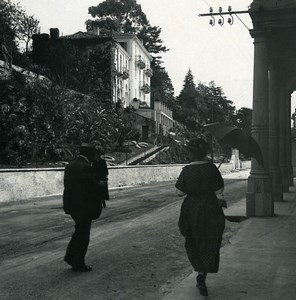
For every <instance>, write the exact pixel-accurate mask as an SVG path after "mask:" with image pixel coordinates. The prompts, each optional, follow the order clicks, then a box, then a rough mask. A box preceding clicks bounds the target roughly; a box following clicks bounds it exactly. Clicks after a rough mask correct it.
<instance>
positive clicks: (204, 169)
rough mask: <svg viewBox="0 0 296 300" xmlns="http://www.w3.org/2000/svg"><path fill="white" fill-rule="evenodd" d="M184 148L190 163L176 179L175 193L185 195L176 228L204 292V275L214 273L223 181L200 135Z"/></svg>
mask: <svg viewBox="0 0 296 300" xmlns="http://www.w3.org/2000/svg"><path fill="white" fill-rule="evenodd" d="M187 149H188V151H189V153H190V157H191V163H190V164H189V165H187V166H185V167H184V168H183V170H182V171H181V173H180V176H179V178H178V180H177V182H176V185H175V186H176V188H177V193H178V195H179V196H185V195H186V197H185V199H184V201H183V203H182V206H181V213H180V218H179V228H180V232H181V234H182V235H183V236H184V237H185V248H186V252H187V256H188V259H189V261H190V263H191V265H192V266H193V268H194V270H195V271H196V272H198V276H197V277H196V281H197V287H198V288H199V290H200V293H201V294H202V295H203V296H207V295H208V292H207V287H206V283H205V280H206V276H207V274H208V273H217V272H218V268H219V258H220V247H221V242H222V235H223V231H224V228H225V217H224V213H223V210H222V208H221V206H220V203H221V202H220V201H219V199H218V197H217V194H220V193H222V192H223V188H224V182H223V179H222V176H221V174H220V172H219V170H218V168H217V167H216V166H215V165H214V164H213V163H212V162H210V161H209V160H207V159H206V155H207V153H208V151H209V149H210V147H209V145H208V144H207V143H206V142H205V141H204V140H203V139H193V140H191V141H190V142H189V143H188V145H187Z"/></svg>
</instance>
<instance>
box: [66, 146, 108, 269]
mask: <svg viewBox="0 0 296 300" xmlns="http://www.w3.org/2000/svg"><path fill="white" fill-rule="evenodd" d="M95 157H96V149H95V147H94V146H93V145H91V144H87V143H83V144H82V146H81V149H80V155H79V156H78V157H77V158H76V159H74V160H73V161H71V162H70V163H69V164H68V165H67V166H66V168H65V175H64V194H63V208H64V211H65V213H66V214H69V215H71V217H72V219H73V220H74V222H75V231H74V234H73V236H72V238H71V240H70V242H69V244H68V247H67V251H66V255H65V258H64V260H65V262H67V263H68V264H69V265H71V266H72V269H73V271H78V272H79V271H80V272H87V271H91V270H92V268H91V267H90V266H88V265H86V264H85V261H84V258H85V255H86V252H87V248H88V244H89V235H90V228H91V222H92V220H94V219H97V218H99V216H100V214H101V211H102V200H101V197H100V187H99V184H98V181H97V178H96V176H95V173H94V171H93V168H92V162H93V161H94V160H95Z"/></svg>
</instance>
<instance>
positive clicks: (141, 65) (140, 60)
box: [136, 55, 146, 69]
mask: <svg viewBox="0 0 296 300" xmlns="http://www.w3.org/2000/svg"><path fill="white" fill-rule="evenodd" d="M136 64H137V66H138V67H139V68H140V69H145V68H146V64H145V61H144V59H143V57H142V56H141V55H137V58H136Z"/></svg>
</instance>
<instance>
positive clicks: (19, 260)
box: [0, 172, 247, 300]
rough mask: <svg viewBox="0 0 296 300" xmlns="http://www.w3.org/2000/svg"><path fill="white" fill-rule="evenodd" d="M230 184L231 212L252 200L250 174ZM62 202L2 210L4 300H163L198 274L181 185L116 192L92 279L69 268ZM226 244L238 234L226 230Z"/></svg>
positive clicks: (98, 234)
mask: <svg viewBox="0 0 296 300" xmlns="http://www.w3.org/2000/svg"><path fill="white" fill-rule="evenodd" d="M234 175H235V176H232V175H230V176H225V184H226V188H225V192H224V195H225V198H226V199H227V201H228V206H231V205H233V204H234V203H235V202H236V201H239V200H241V199H242V198H245V193H246V184H247V183H246V178H247V173H246V172H242V173H241V174H239V173H238V174H234ZM61 202H62V199H61V197H50V198H44V199H34V200H28V201H22V202H19V203H6V204H1V205H0V225H1V233H0V270H1V272H0V299H2V300H4V299H5V300H6V299H7V300H8V299H9V300H16V299H18V300H19V299H26V300H28V299H38V300H41V299H54V300H59V299H62V300H64V299H71V300H73V299H79V300H80V299H82V300H84V299H87V300H91V299H96V300H97V299H102V300H109V299H110V300H111V299H112V300H115V299H128V300H130V299H161V298H162V297H163V296H164V295H165V294H166V293H168V292H169V291H171V289H172V288H173V287H174V285H176V284H177V283H179V282H180V281H181V280H182V279H183V278H184V277H185V276H187V275H188V274H189V273H190V272H191V271H192V269H191V266H190V264H189V262H188V260H187V257H186V253H185V249H184V239H183V237H182V236H181V235H180V233H179V230H178V227H177V221H178V216H179V210H180V206H181V202H182V198H179V197H177V196H176V194H175V189H174V182H166V183H157V184H151V185H145V186H139V187H133V188H123V189H118V190H112V191H110V200H109V201H108V202H107V208H106V209H104V210H103V213H102V215H101V217H100V219H99V220H96V221H94V222H93V225H92V230H91V241H90V246H89V250H88V253H87V257H86V262H87V263H88V264H90V265H92V266H93V268H94V269H93V271H92V272H88V273H75V272H72V271H71V269H70V267H69V266H67V265H66V264H65V263H64V262H63V257H64V253H65V249H66V246H67V243H68V241H69V239H70V237H71V234H72V232H73V221H72V220H71V218H70V217H69V216H67V215H65V214H64V213H63V211H62V206H61ZM226 224H227V225H226V227H227V228H226V232H225V235H224V243H227V240H228V238H229V237H230V236H231V235H233V234H234V233H235V231H236V230H237V229H238V227H239V224H238V223H230V222H228V221H227V222H226Z"/></svg>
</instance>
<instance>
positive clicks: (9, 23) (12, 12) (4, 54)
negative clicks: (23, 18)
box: [0, 0, 20, 66]
mask: <svg viewBox="0 0 296 300" xmlns="http://www.w3.org/2000/svg"><path fill="white" fill-rule="evenodd" d="M19 17H20V8H19V6H18V5H15V4H13V3H11V2H10V1H7V0H0V44H1V53H0V57H1V59H3V60H5V61H6V62H7V63H8V64H9V65H10V66H11V65H12V60H13V56H14V55H15V53H16V52H17V51H18V49H17V42H16V37H17V31H16V28H17V24H18V23H17V22H18V18H19Z"/></svg>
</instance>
